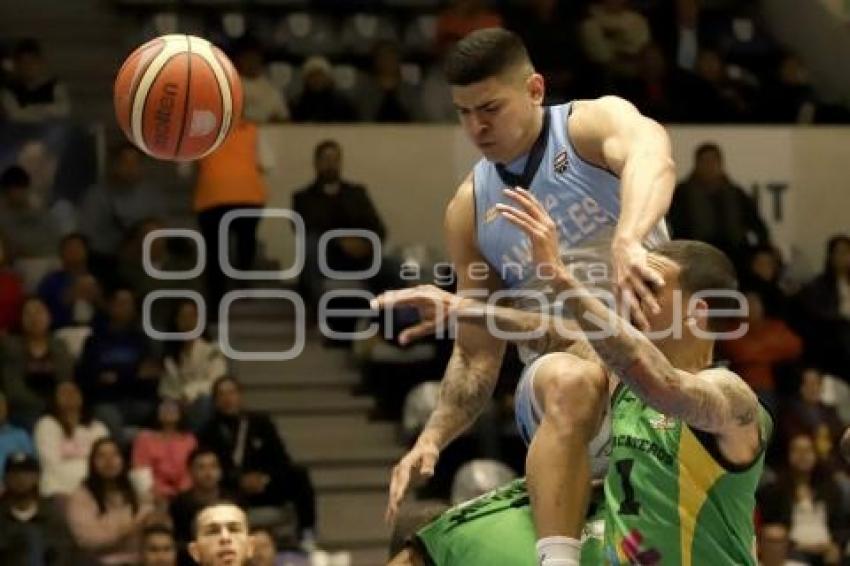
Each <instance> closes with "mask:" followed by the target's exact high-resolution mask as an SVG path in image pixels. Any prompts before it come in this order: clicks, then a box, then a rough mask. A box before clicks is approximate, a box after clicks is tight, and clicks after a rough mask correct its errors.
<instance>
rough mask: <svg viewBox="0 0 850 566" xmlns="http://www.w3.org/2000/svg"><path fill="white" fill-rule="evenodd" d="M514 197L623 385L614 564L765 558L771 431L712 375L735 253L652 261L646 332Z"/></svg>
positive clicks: (619, 391) (616, 437)
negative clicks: (759, 489) (761, 519)
mask: <svg viewBox="0 0 850 566" xmlns="http://www.w3.org/2000/svg"><path fill="white" fill-rule="evenodd" d="M632 174H639V173H638V172H634V173H632ZM506 193H507V195H508V196H509V197H510V198H512V199H513V200H514V201H515V203H516V206H506V205H499V207H498V208H499V209H500V212H501V213H502V214H503V216H505V217H506V218H507V219H508V220H510V221H512V222H513V223H514V224H516V225H517V226H518V227H519V228H520V229H522V230H524V231H525V232H526V234H527V235H528V236H529V238H530V241H531V250H530V253H531V254H532V255H533V259H534V261H535V263H537V264H538V268H544V270H548V271H549V274H550V277H549V281H548V283H549V284H550V286H551V287H553V288H554V290H555V292H556V293H558V292H560V293H561V298H562V300H563V302H564V307H565V308H566V310H567V311H569V312H570V313H571V315H572V316H573V317H574V320H573V321H571V324H573V325H575V326H577V327H578V330H580V333H579V336H577V337H576V338H575V340H577V341H581V340H586V341H587V343H589V344H590V345H591V346H592V347H593V349H594V351H595V352H596V354H598V356H599V358H600V360H601V362H602V364H603V365H604V367H605V368H606V371H607V378H608V379H609V382H610V390H611V391H614V390H615V389H616V394H613V395H612V396H611V398H610V401H611V402H612V403H613V404H612V406H611V409H612V411H611V413H612V432H611V435H612V453H611V455H610V462H611V464H610V466H609V468H608V473H607V476H606V481H605V493H606V500H607V506H608V516H607V519H606V529H605V539H606V556H605V561H606V563H609V564H647V565H652V564H659V565H668V564H669V565H674V564H675V565H679V564H682V565H686V566H693V565H703V564H704V565H706V566H708V565H711V566H713V565H716V564H744V565H749V564H755V563H756V559H755V534H754V526H753V521H752V517H753V512H754V507H755V489H756V485H757V483H758V478H759V476H760V473H761V469H762V466H763V459H764V447H765V445H766V444H767V442H768V440H769V437H770V434H771V432H772V430H771V429H772V423H771V419H770V417H769V415H767V413H766V412H765V410H764V409H763V408H762V407H761V405H760V404H759V402H758V400H757V398H756V396H755V394H754V393H753V392H752V390H751V389H750V388H749V387H748V386H747V385H746V384H745V383H744V382H743V381H742V380H741V379H740V378H739V377H738V376H737V375H735V374H734V373H732V372H730V371H728V370H726V369H723V368H717V367H712V366H713V349H714V342H715V339H716V337H717V335H718V334H717V332H718V328H717V327H716V324H715V323H716V319H715V318H714V317H716V316H717V315H718V314H722V315H726V316H730V315H731V314H732V313H730V312H729V311H728V310H727V311H726V312H725V313H718V312H717V311H718V310H719V309H734V308H736V307H738V308H739V307H740V306H741V301H740V300H741V296H740V294H737V293H736V292H735V289H736V286H737V282H736V279H735V272H734V268H733V267H732V265H731V263H730V262H729V260H728V258H726V257H725V256H724V255H723V254H722V252H720V251H719V250H717V249H715V248H713V247H712V246H709V245H707V244H703V243H700V242H690V241H674V242H671V243H669V244H663V245H661V246H660V247H659V248H658V249H657V250H655V251H654V252H651V253H648V262H649V263H650V264H651V266H652V267H653V268H654V269H655V270H656V271H658V272H659V273H661V274H662V277H663V284H661V285H658V284H656V285H655V286H654V288H653V292H654V293H655V295H656V297H657V302H658V304H659V309H657V310H655V311H653V312H645V315H646V317H647V319H649V322H650V325H649V331H648V332H647V333H646V334H645V335H644V334H641V333H640V332H638V331H637V330H636V329H635V328H634V327H633V326H632V325H631V324H630V323H629V321H627V320H625V319H624V318H622V317H620V316H619V315H618V314H617V313H616V312H615V311H613V310H612V309H610V308H609V307H608V305H606V304H605V303H603V302H602V301H600V300H599V298H598V296H597V294H594V293H593V292H591V291H590V290H588V289H587V288H585V287H583V286H582V285H581V284H579V283H578V282H577V281H576V279H575V278H574V277H573V276H572V274H571V273H570V272H569V271H568V270H567V269H566V268H565V267H564V265H563V264H562V263H561V262H560V259H559V256H558V247H557V240H556V239H555V233H556V227H555V225H554V223H553V222H552V220H551V218H550V217H549V215H548V213H547V212H546V210H545V209H544V207H543V206H542V205H541V204H540V203H539V202H537V201H536V199H535V198H534V197H533V196H532V195H531V194H530V193H528V192H527V191H523V190H521V189H517V190H509V191H506ZM635 284H640V285H648V283H646V282H638V281H636V282H635ZM402 294H403V295H402ZM417 295H419V296H417ZM426 296H427V298H428V299H429V300H434V299H435V294H434V292H433V290H429V291H427V292H426V291H424V290H423V291H415V290H414V291H408V292H407V293H405V292H404V291H401V292H397V294H396V295H394V296H391V297H390V298H389V299H383V300H379V304H383V305H384V306H387V305H390V304H392V305H399V304H407V305H414V306H419V304H420V303H421V299H422V298H423V297H426ZM440 300H442V301H443V303H444V304H443V308H442V309H436V310H435V311H433V312H431V313H430V314H431V315H432V317H441V316H443V317H444V316H446V315H449V316H457V317H465V318H466V319H467V320H469V319H470V318H471V319H474V318H475V317H478V319H479V320H481V319H487V317H488V316H489V315H491V314H493V313H494V312H497V313H498V316H495V318H496V319H497V320H498V319H499V318H500V317H501V318H506V317H507V318H511V317H508V316H507V315H506V314H505V311H504V309H499V308H498V307H496V308H492V307H490V306H485V307H482V305H481V304H480V303H478V304H475V303H474V301H470V300H469V299H458V298H457V297H452V298H451V299H447V300H443V299H442V298H441V299H440ZM739 311H740V308H739ZM420 312H423V309H421V308H420ZM424 312H425V313H426V314H428V313H429V311H428V310H427V309H424ZM482 313H483V314H482ZM519 316H520V314H517V315H516V317H517V318H518V317H519ZM521 316H524V317H527V316H528V313H523V314H522V315H521ZM541 318H547V315H541ZM548 318H551V317H548ZM488 322H490V320H488ZM534 328H536V327H534ZM563 329H566V330H569V329H570V325H569V324H567V325H562V330H563ZM561 338H563V337H561ZM617 383H621V385H622V386H621V387H617V385H616V384H617ZM573 402H574V403H576V404H581V403H585V402H586V401H585V400H583V399H575V400H574V401H573ZM585 411H586V409H585ZM600 412H601V410H600ZM580 424H581V423H578V425H580ZM595 433H596V430H587V431H583V434H581V436H583V437H584V438H592V437H593V435H594V434H595ZM575 456H576V457H577V458H578V457H582V455H581V454H579V453H578V452H577V453H576V454H575ZM575 499H577V500H580V499H581V498H578V497H576V498H575Z"/></svg>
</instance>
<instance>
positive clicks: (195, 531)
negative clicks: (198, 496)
mask: <svg viewBox="0 0 850 566" xmlns="http://www.w3.org/2000/svg"><path fill="white" fill-rule="evenodd" d="M219 505H232V506H233V507H236V508H237V509H239V510H240V511H242V513H244V514H245V530H246V531H248V532H249V533H250V532H251V523H250V522H248V514H247V513H245V510H244V509H243V508H242V507H240V506H239V504H238V503H236V502H235V501H233V500H232V499H227V498H222V499H217V500H215V501H213V502H211V503H207V504H206V505H203V506H202V507H201V508H200V509H198V510H197V511H196V512H195V515H194V516H193V517H192V538H193V539H195V538H198V517H200V516H201V513H203V512H204V511H206V510H207V509H209V508H210V507H218V506H219Z"/></svg>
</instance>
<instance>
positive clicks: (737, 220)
mask: <svg viewBox="0 0 850 566" xmlns="http://www.w3.org/2000/svg"><path fill="white" fill-rule="evenodd" d="M667 218H668V220H669V222H670V228H671V232H672V233H673V237H674V238H684V239H689V240H699V241H702V242H707V243H709V244H712V245H714V246H716V247H717V248H720V249H721V250H723V251H724V252H725V253H726V254H727V255H728V256H729V257H730V258H732V259H733V261H734V262H735V264H736V265H738V266H740V265H741V264H742V263H743V260H744V258H746V257H747V256H748V255H749V253H750V250H751V249H752V248H753V247H755V246H758V245H764V244H767V243H768V242H769V236H768V232H767V227H766V226H765V223H764V220H762V218H761V216H760V215H759V212H758V208H757V207H756V204H755V202H753V200H752V198H750V197H749V195H747V193H745V192H744V190H743V189H742V188H741V187H739V186H738V185H735V184H734V183H733V182H732V180H731V179H730V178H729V175H728V174H727V173H726V171H725V170H724V168H723V153H722V152H721V151H720V147H719V146H717V144H714V143H704V144H702V145H700V146H699V147H698V148H697V149H696V152H695V154H694V168H693V170H692V171H691V174H690V175H689V176H688V178H687V179H685V180H684V181H682V182H681V183H679V185H678V186H677V187H676V192H675V193H674V194H673V202H672V204H671V205H670V212H669V213H668V216H667Z"/></svg>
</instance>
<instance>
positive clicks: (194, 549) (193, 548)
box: [187, 541, 201, 564]
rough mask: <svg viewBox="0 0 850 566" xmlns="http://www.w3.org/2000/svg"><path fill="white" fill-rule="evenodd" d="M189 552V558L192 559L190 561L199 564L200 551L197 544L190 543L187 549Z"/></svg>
mask: <svg viewBox="0 0 850 566" xmlns="http://www.w3.org/2000/svg"><path fill="white" fill-rule="evenodd" d="M187 550H188V551H189V556H191V557H192V560H194V561H195V563H196V564H200V563H201V549H200V548H199V547H198V543H197V542H194V541H193V542H190V543H189V547H188V548H187Z"/></svg>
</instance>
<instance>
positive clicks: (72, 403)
mask: <svg viewBox="0 0 850 566" xmlns="http://www.w3.org/2000/svg"><path fill="white" fill-rule="evenodd" d="M107 435H108V432H107V430H106V426H104V425H103V423H101V422H99V421H96V420H93V419H92V418H91V413H90V412H89V410H88V409H87V407H86V406H85V402H84V401H83V396H82V394H81V393H80V389H79V387H77V385H76V384H75V383H74V382H73V381H64V382H62V383H60V384H59V385H58V386H57V387H56V392H55V394H54V399H53V403H52V406H51V407H50V409H49V411H48V414H47V415H45V416H43V417H41V419H39V421H38V422H37V423H36V425H35V435H34V436H35V446H36V451H37V452H38V459H39V461H40V462H41V467H42V474H41V494H42V495H45V496H47V495H56V494H68V493H71V492H72V491H73V490H75V489H76V488H77V487H78V486H79V485H80V482H81V481H82V480H83V478H85V477H86V474H87V473H88V459H89V454H90V452H91V448H92V445H93V444H94V443H95V441H97V440H98V439H99V438H103V437H105V436H107Z"/></svg>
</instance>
